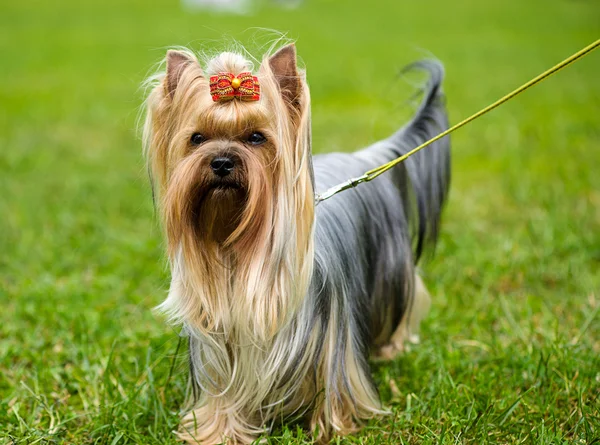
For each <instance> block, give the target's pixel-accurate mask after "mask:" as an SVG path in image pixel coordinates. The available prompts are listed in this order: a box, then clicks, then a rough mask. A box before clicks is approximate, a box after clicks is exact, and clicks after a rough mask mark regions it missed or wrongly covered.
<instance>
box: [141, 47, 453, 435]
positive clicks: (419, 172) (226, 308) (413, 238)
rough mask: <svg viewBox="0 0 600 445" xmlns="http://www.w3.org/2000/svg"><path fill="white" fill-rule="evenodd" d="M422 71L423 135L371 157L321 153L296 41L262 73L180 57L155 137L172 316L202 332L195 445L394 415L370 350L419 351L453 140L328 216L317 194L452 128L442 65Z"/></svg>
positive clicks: (151, 156) (150, 129) (195, 357)
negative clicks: (422, 269)
mask: <svg viewBox="0 0 600 445" xmlns="http://www.w3.org/2000/svg"><path fill="white" fill-rule="evenodd" d="M412 67H413V68H418V69H421V70H425V71H426V72H427V73H428V75H429V81H428V83H427V85H426V86H425V87H424V89H423V99H422V102H421V105H420V106H419V108H418V110H417V112H416V114H415V115H414V117H413V118H412V120H411V121H410V122H408V124H406V125H405V126H404V127H402V128H401V129H400V130H398V131H397V132H396V133H394V134H393V135H392V136H391V137H389V138H388V139H385V140H383V141H380V142H377V143H376V144H374V145H372V146H370V147H368V148H366V149H363V150H360V151H358V152H355V153H351V154H346V153H333V154H326V155H320V156H314V157H313V156H312V154H311V119H310V94H309V89H308V85H307V82H306V75H305V72H304V71H303V70H300V69H298V66H297V62H296V50H295V47H294V45H293V44H292V45H287V46H284V47H282V48H280V49H279V50H278V51H276V52H272V54H267V55H266V56H265V57H264V58H263V60H262V63H261V65H260V68H259V69H258V71H257V72H255V73H253V69H252V64H251V62H249V61H248V60H247V59H246V58H245V57H243V56H242V55H240V54H235V53H231V52H223V53H221V54H220V55H218V56H216V57H214V58H213V59H211V60H210V61H208V63H207V64H206V66H205V69H203V68H202V67H201V66H200V63H199V61H198V59H197V58H196V56H194V55H193V54H192V53H190V52H187V51H168V52H167V55H166V73H165V74H164V75H162V76H160V77H158V78H157V82H156V83H155V85H154V87H153V89H152V92H151V93H150V95H149V97H148V99H147V119H146V124H145V129H144V130H145V131H144V140H145V150H146V157H147V161H148V166H149V171H150V173H151V178H152V182H153V188H154V192H155V196H156V202H157V206H158V208H159V211H160V215H161V217H162V223H163V225H164V229H165V232H166V239H167V245H168V256H169V260H170V266H171V274H172V281H171V286H170V290H169V294H168V296H167V299H166V300H165V301H164V302H163V303H162V304H161V306H160V308H161V309H162V310H163V311H164V312H165V313H166V314H168V317H169V319H170V321H172V322H175V323H178V324H181V325H183V327H184V332H185V335H187V336H188V337H189V365H190V382H191V384H190V387H191V389H190V397H189V399H190V400H189V404H188V405H189V406H188V408H187V411H188V412H187V414H186V415H185V416H184V418H183V420H182V423H181V427H180V430H179V433H178V434H179V436H180V438H181V439H182V440H184V441H186V442H189V443H200V444H208V445H212V444H218V443H228V444H248V443H251V442H252V441H254V440H256V439H257V438H258V437H259V436H260V435H261V434H264V433H266V432H268V431H269V430H270V428H271V427H272V426H273V425H274V424H275V423H276V422H280V421H281V419H284V418H291V417H294V418H301V419H305V421H306V422H307V425H310V428H311V429H312V431H313V434H314V437H315V440H316V441H317V442H320V443H323V442H326V441H328V440H329V439H330V438H331V437H332V436H333V435H335V434H337V435H344V434H348V433H351V432H354V431H356V430H357V429H358V427H359V426H360V424H361V421H363V420H365V419H368V418H371V417H373V416H374V415H378V414H382V413H385V410H384V409H383V408H382V405H381V403H380V400H379V395H378V391H377V388H376V386H375V384H374V382H373V379H372V376H371V373H370V369H369V355H370V353H373V354H374V355H375V356H380V357H383V358H386V359H390V358H393V357H394V356H396V355H397V354H398V353H399V352H401V351H402V350H403V347H404V345H405V342H416V341H418V328H419V323H420V321H421V319H422V318H423V316H424V315H425V313H426V312H427V310H428V308H429V304H430V298H429V295H428V293H427V291H426V289H425V287H424V286H423V283H422V281H421V279H420V277H419V275H418V274H417V269H416V263H417V261H418V259H419V257H420V256H421V254H422V253H423V252H424V249H425V248H426V247H428V246H433V245H434V244H435V241H436V238H437V234H438V229H439V222H440V214H441V211H442V206H443V203H444V199H445V197H446V195H447V192H448V186H449V179H450V144H449V140H448V138H444V139H441V140H439V141H438V142H436V143H434V144H432V146H431V147H428V148H427V149H426V150H423V151H420V152H419V153H417V154H415V155H414V156H412V157H410V158H409V159H407V160H406V161H405V162H404V163H402V164H400V165H398V166H397V167H394V169H392V170H391V171H390V172H388V173H386V174H385V175H382V176H381V177H379V178H377V179H376V180H374V181H373V182H369V183H368V184H364V185H361V186H359V187H357V188H355V189H350V190H348V191H345V192H343V193H340V194H338V195H336V196H334V197H332V198H331V199H329V200H327V201H323V202H321V203H319V204H318V205H317V204H316V200H315V193H316V192H320V191H323V190H325V189H327V188H328V187H331V186H333V185H335V184H337V183H339V182H342V181H344V180H347V179H348V178H350V177H355V176H358V175H360V174H362V173H364V171H366V170H369V169H371V168H374V167H376V166H378V165H379V164H383V163H385V162H387V161H390V160H392V159H394V158H396V157H398V156H400V155H402V154H404V153H406V152H407V151H408V150H410V149H411V148H414V147H416V146H417V145H419V144H420V143H421V142H424V141H425V140H427V139H429V138H430V137H432V136H434V135H436V134H438V133H439V132H441V131H443V130H444V129H446V128H447V117H446V113H445V109H444V100H443V95H442V92H441V82H442V78H443V68H442V66H441V65H440V64H439V63H438V62H436V61H422V62H417V63H416V64H413V65H412Z"/></svg>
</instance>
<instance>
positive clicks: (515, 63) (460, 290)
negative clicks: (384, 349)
mask: <svg viewBox="0 0 600 445" xmlns="http://www.w3.org/2000/svg"><path fill="white" fill-rule="evenodd" d="M92 3H93V4H92ZM599 23H600V9H599V8H598V4H597V2H595V1H593V0H579V1H567V0H557V1H552V2H548V1H542V0H531V1H528V2H523V1H517V0H506V1H502V2H482V1H480V0H459V1H455V2H449V1H444V0H431V1H427V2H424V1H421V2H418V1H413V2H410V1H402V2H400V1H392V0H389V1H387V2H365V1H358V0H353V1H344V2H342V1H341V0H339V1H333V0H330V1H317V0H307V1H306V2H305V4H304V5H303V6H302V7H301V8H300V9H298V10H296V11H287V10H282V9H277V8H274V7H268V6H262V7H260V8H259V9H258V11H257V12H255V13H254V14H253V15H251V16H249V17H243V16H242V17H240V16H229V15H215V14H201V13H197V14H191V13H188V12H185V11H182V10H181V8H180V7H179V4H178V2H177V1H175V0H172V1H170V2H167V1H166V0H159V1H156V2H147V1H141V0H138V1H129V2H124V1H123V2H119V1H115V0H111V1H107V2H77V1H74V0H65V1H62V2H43V1H41V0H37V1H36V0H33V1H5V2H3V3H2V4H1V5H0V307H1V308H2V310H1V311H0V442H1V443H8V444H13V443H14V444H17V443H19V444H35V443H37V444H45V443H49V444H54V443H57V444H58V443H64V444H71V443H73V444H91V443H97V444H112V445H116V444H126V443H128V444H168V443H176V440H175V437H174V436H173V434H172V430H174V429H175V428H176V426H177V423H178V416H179V407H180V405H181V404H182V401H183V397H184V392H185V381H186V367H185V351H184V349H185V348H184V347H183V346H182V348H180V349H177V346H178V336H177V334H178V333H177V331H176V330H175V329H174V328H171V327H168V326H167V325H166V323H165V321H164V320H163V319H162V318H161V317H160V316H157V315H156V314H154V313H153V312H152V308H153V307H154V306H155V305H156V304H158V303H159V302H160V301H161V300H162V299H163V298H164V296H165V291H166V289H167V286H168V270H167V267H166V261H165V258H164V254H163V244H162V240H161V236H160V230H159V228H158V226H157V223H156V217H155V215H154V212H153V209H152V203H151V199H150V190H149V186H148V184H147V180H146V177H145V174H144V166H143V161H142V158H141V149H140V142H139V139H138V137H137V133H136V117H137V114H138V108H139V105H140V103H141V101H142V94H141V92H140V90H139V85H140V83H141V82H142V80H143V79H144V77H145V76H146V75H147V74H148V73H149V72H150V71H151V68H152V66H153V64H154V63H155V62H157V61H158V60H159V59H160V58H161V57H162V56H163V54H164V51H165V48H166V47H168V46H170V45H191V46H193V47H195V48H200V47H207V48H218V45H219V42H221V38H222V37H223V36H224V35H227V36H233V37H236V38H238V39H239V40H240V41H242V42H244V43H248V42H249V43H250V44H251V45H250V46H251V47H252V46H253V44H252V39H253V36H254V33H255V31H252V30H251V31H246V32H244V30H246V29H248V28H250V27H266V28H274V29H278V30H282V31H289V36H290V37H292V38H297V39H298V40H297V41H298V49H299V52H300V54H301V56H302V59H303V61H304V63H305V64H306V66H307V68H308V78H309V82H310V85H311V87H312V98H313V104H314V105H313V119H314V146H315V151H317V152H325V151H331V150H337V149H340V150H351V149H354V148H359V147H361V146H363V145H366V144H368V143H370V142H372V141H374V140H376V139H377V138H379V137H383V136H385V135H387V134H388V133H389V132H390V131H392V130H393V129H394V128H396V127H397V126H398V125H399V124H400V123H401V122H403V120H404V119H406V118H407V117H408V116H409V115H410V113H411V111H412V108H411V107H410V106H409V105H408V104H407V102H406V99H407V98H408V97H409V96H410V94H411V88H410V86H409V85H408V84H407V83H403V82H401V81H397V80H396V78H395V75H396V73H397V71H398V69H399V68H400V67H401V66H402V65H404V64H405V63H407V62H409V61H411V60H413V59H415V58H419V57H423V56H428V55H430V54H433V55H435V56H437V57H438V58H440V59H441V60H443V61H444V63H445V64H446V68H447V80H446V83H445V85H446V93H447V97H448V108H449V113H450V117H451V120H452V121H453V122H457V121H458V120H459V119H461V118H463V117H466V116H467V115H469V114H471V113H472V112H474V111H476V110H478V109H479V108H481V107H483V106H484V105H487V104H488V103H489V102H491V101H492V100H495V99H496V98H497V97H499V96H501V95H503V94H504V93H506V92H508V91H509V90H511V89H512V88H514V87H516V86H517V85H519V84H520V83H522V82H524V81H526V80H528V79H529V78H531V77H533V76H534V75H536V74H537V73H539V72H541V71H542V70H544V69H546V68H547V67H549V66H551V65H553V64H554V63H556V62H558V61H559V60H561V59H562V58H564V57H566V56H567V55H569V54H571V53H572V52H574V51H576V50H577V49H579V48H580V47H583V46H584V45H587V44H588V43H590V42H591V41H593V40H594V39H596V38H598V37H599V34H600V33H599V31H600V27H599V26H598V24H599ZM254 46H257V45H254ZM599 76H600V52H596V53H594V54H592V55H590V56H589V57H587V58H586V59H584V60H582V61H580V62H577V63H576V64H575V65H573V66H572V67H570V68H568V69H567V70H565V71H564V72H562V73H560V74H558V75H557V76H555V77H553V78H551V79H550V80H548V81H546V82H545V83H543V84H542V85H540V86H537V87H536V88H535V89H533V90H530V91H528V92H526V93H525V94H523V95H522V96H519V97H518V98H517V99H515V100H513V101H511V102H510V103H508V104H507V105H505V106H503V107H502V108H500V109H498V110H497V111H494V112H493V113H492V114H491V115H488V116H486V117H484V118H482V119H480V120H479V121H476V122H475V123H473V124H471V125H469V126H468V127H465V128H464V129H462V130H460V131H459V132H458V133H456V134H455V135H454V136H453V153H454V154H453V156H454V158H453V175H454V176H453V185H452V191H451V196H450V200H449V203H448V206H447V209H446V213H445V217H444V222H443V230H442V236H441V240H440V244H439V246H438V249H437V252H436V256H435V258H433V259H432V260H431V261H429V262H428V263H426V264H424V265H423V267H424V275H425V280H426V282H427V284H428V286H429V287H430V290H431V291H432V294H433V298H434V306H433V309H432V312H431V314H430V316H429V317H428V318H427V319H426V322H425V324H424V332H423V343H422V345H420V346H419V347H417V348H414V349H413V350H411V351H410V352H408V353H407V354H405V355H404V356H403V357H401V358H399V359H397V360H395V361H394V362H393V363H387V364H377V365H374V371H375V375H376V378H377V382H378V385H379V389H380V391H381V394H382V397H383V399H384V401H385V404H386V405H387V406H389V407H390V408H391V409H392V410H393V415H392V416H390V417H389V418H383V419H380V420H378V421H372V422H371V423H369V425H368V426H367V427H366V428H365V429H364V430H363V431H362V432H361V433H360V434H358V435H357V436H356V437H349V438H345V439H340V440H339V443H365V444H380V443H381V444H400V443H406V444H408V443H412V444H433V443H436V444H437V443H439V444H455V443H456V444H463V443H474V444H486V443H494V444H496V443H497V444H513V443H515V444H516V443H525V444H573V443H576V444H580V443H581V444H592V443H598V442H600V413H599V410H600V408H599V407H600V314H599V311H600V172H599V171H598V167H599V166H600V151H599V149H600V120H599V119H600V115H599V110H600V82H599V81H598V79H599ZM366 187H368V185H366ZM290 428H291V429H290ZM290 428H288V427H283V428H281V429H279V430H278V431H276V432H275V435H274V436H273V437H272V438H271V440H270V442H271V443H281V444H299V443H308V442H310V439H309V436H307V434H306V433H305V432H302V431H298V430H296V429H295V427H290ZM336 443H337V442H336Z"/></svg>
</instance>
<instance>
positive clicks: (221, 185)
mask: <svg viewBox="0 0 600 445" xmlns="http://www.w3.org/2000/svg"><path fill="white" fill-rule="evenodd" d="M209 189H210V190H242V185H241V184H239V183H237V182H233V181H227V182H225V181H219V182H213V183H212V184H210V187H209Z"/></svg>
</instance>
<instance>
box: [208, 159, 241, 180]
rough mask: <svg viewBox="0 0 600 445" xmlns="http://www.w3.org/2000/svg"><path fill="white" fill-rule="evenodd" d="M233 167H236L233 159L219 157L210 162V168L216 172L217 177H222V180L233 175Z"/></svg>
mask: <svg viewBox="0 0 600 445" xmlns="http://www.w3.org/2000/svg"><path fill="white" fill-rule="evenodd" d="M233 167H235V163H234V162H233V159H231V158H226V157H218V158H214V159H213V160H212V161H211V162H210V168H212V170H213V172H215V175H217V176H220V177H221V178H223V177H225V176H227V175H228V174H229V173H231V171H232V170H233Z"/></svg>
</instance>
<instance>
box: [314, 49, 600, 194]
mask: <svg viewBox="0 0 600 445" xmlns="http://www.w3.org/2000/svg"><path fill="white" fill-rule="evenodd" d="M598 46H600V39H598V40H596V41H595V42H594V43H592V44H590V45H588V46H586V47H585V48H583V49H582V50H580V51H578V52H576V53H575V54H573V55H572V56H571V57H569V58H567V59H565V60H563V61H562V62H560V63H559V64H557V65H555V66H553V67H552V68H550V69H549V70H547V71H544V72H543V73H542V74H540V75H539V76H537V77H535V78H533V79H531V80H530V81H529V82H527V83H526V84H523V85H521V86H520V87H519V88H517V89H516V90H514V91H513V92H511V93H508V94H507V95H506V96H504V97H502V98H500V99H498V100H497V101H496V102H494V103H493V104H491V105H488V106H487V107H485V108H484V109H483V110H481V111H478V112H477V113H475V114H473V115H472V116H470V117H468V118H466V119H464V120H463V121H461V122H459V123H458V124H456V125H453V126H452V127H450V128H448V129H447V130H446V131H444V132H442V133H440V134H438V135H437V136H435V137H433V138H431V139H429V140H428V141H427V142H424V143H423V144H421V145H419V146H418V147H416V148H413V149H412V150H411V151H409V152H407V153H405V154H403V155H402V156H400V157H399V158H396V159H394V160H392V161H390V162H387V163H385V164H383V165H380V166H379V167H376V168H374V169H372V170H369V171H368V172H366V173H365V174H364V175H362V176H358V177H356V178H353V179H349V180H348V181H345V182H342V183H341V184H338V185H335V186H333V187H331V188H329V189H327V190H326V191H325V192H323V193H321V194H319V195H317V196H316V198H315V201H316V204H318V203H320V202H321V201H325V200H326V199H329V198H331V197H332V196H333V195H337V194H338V193H340V192H343V191H344V190H348V189H350V188H354V187H356V186H357V185H359V184H362V183H365V182H369V181H372V180H373V179H375V178H376V177H377V176H379V175H381V174H383V173H385V172H386V171H388V170H389V169H390V168H392V167H394V166H396V165H398V164H399V163H401V162H402V161H404V160H405V159H407V158H409V157H410V156H412V155H414V154H415V153H416V152H418V151H420V150H422V149H424V148H425V147H427V146H428V145H430V144H432V143H434V142H435V141H437V140H439V139H441V138H443V137H444V136H447V135H449V134H450V133H452V132H453V131H455V130H458V129H459V128H460V127H462V126H464V125H466V124H468V123H469V122H471V121H474V120H475V119H477V118H478V117H481V116H483V115H484V114H486V113H488V112H490V111H492V110H493V109H494V108H496V107H498V106H500V105H502V104H503V103H504V102H506V101H508V100H510V99H512V98H513V97H515V96H517V95H519V94H521V93H522V92H523V91H525V90H526V89H528V88H530V87H532V86H534V85H536V84H537V83H539V82H541V81H542V80H545V79H546V78H548V77H550V76H551V75H552V74H554V73H556V72H558V71H560V70H562V69H563V68H565V67H566V66H567V65H570V64H571V63H573V62H575V61H576V60H577V59H580V58H581V57H583V56H585V55H587V54H588V53H590V52H592V51H593V50H595V49H596V48H597V47H598Z"/></svg>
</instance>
